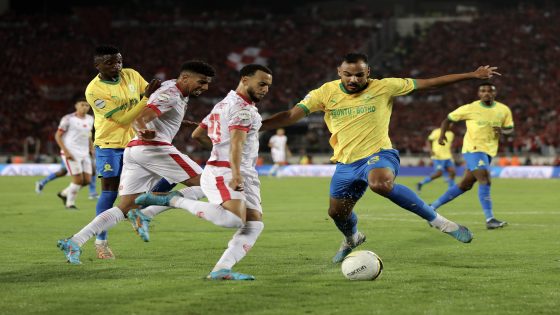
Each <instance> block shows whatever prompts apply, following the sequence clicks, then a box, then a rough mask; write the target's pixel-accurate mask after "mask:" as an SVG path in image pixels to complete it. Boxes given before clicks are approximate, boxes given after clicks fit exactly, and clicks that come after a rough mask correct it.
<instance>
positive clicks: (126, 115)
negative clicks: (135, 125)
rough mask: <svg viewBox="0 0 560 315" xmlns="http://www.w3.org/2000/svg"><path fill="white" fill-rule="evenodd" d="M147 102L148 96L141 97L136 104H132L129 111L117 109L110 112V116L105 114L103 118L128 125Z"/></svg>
mask: <svg viewBox="0 0 560 315" xmlns="http://www.w3.org/2000/svg"><path fill="white" fill-rule="evenodd" d="M147 104H148V98H147V97H142V99H141V100H140V102H138V104H136V105H134V107H132V109H131V110H129V111H126V112H125V111H122V110H118V111H115V112H114V113H112V114H111V113H109V114H111V115H110V116H107V115H105V118H108V119H111V120H113V121H115V122H117V123H119V124H121V125H128V124H130V123H132V122H133V121H134V120H135V119H136V117H138V115H140V113H141V112H142V110H144V108H145V107H146V105H147Z"/></svg>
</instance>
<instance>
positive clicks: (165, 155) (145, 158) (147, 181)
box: [119, 145, 202, 195]
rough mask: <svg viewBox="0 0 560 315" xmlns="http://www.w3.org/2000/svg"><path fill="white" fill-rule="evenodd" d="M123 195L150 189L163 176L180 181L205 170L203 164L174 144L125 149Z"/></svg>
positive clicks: (122, 177)
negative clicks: (197, 162) (201, 165)
mask: <svg viewBox="0 0 560 315" xmlns="http://www.w3.org/2000/svg"><path fill="white" fill-rule="evenodd" d="M123 162H124V163H123V169H122V173H121V183H120V186H119V194H120V195H132V194H137V193H142V192H146V191H149V190H150V189H151V188H152V187H153V186H154V185H155V184H156V183H157V182H158V181H159V180H160V179H161V178H162V177H163V178H165V179H166V180H167V181H169V182H170V183H180V182H183V181H185V180H187V179H189V178H192V177H196V176H197V175H200V174H201V173H202V168H201V167H200V165H198V164H196V162H194V161H193V160H191V159H190V158H189V157H188V156H186V155H185V154H183V153H181V152H180V151H179V150H177V148H175V147H174V146H171V145H166V146H155V145H139V146H133V147H128V148H126V149H125V150H124V159H123Z"/></svg>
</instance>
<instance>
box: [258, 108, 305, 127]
mask: <svg viewBox="0 0 560 315" xmlns="http://www.w3.org/2000/svg"><path fill="white" fill-rule="evenodd" d="M303 117H305V111H304V110H303V109H302V108H301V107H299V106H294V107H292V109H290V110H287V111H283V112H279V113H276V114H274V115H272V116H270V117H269V118H267V119H265V120H263V122H262V126H261V129H259V131H267V130H272V129H278V128H281V127H285V126H289V125H292V124H294V123H296V122H297V121H299V120H300V119H302V118H303Z"/></svg>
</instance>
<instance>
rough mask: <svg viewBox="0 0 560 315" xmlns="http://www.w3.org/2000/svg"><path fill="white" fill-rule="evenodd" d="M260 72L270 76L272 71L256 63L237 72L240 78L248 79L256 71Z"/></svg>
mask: <svg viewBox="0 0 560 315" xmlns="http://www.w3.org/2000/svg"><path fill="white" fill-rule="evenodd" d="M259 70H260V71H262V72H264V73H268V74H270V75H272V70H270V69H269V68H268V67H267V66H263V65H259V64H256V63H251V64H248V65H246V66H244V67H243V68H241V70H239V76H240V77H250V76H253V75H254V74H255V73H256V72H257V71H259Z"/></svg>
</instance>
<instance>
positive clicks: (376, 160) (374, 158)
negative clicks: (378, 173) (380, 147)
mask: <svg viewBox="0 0 560 315" xmlns="http://www.w3.org/2000/svg"><path fill="white" fill-rule="evenodd" d="M377 162H379V156H374V157H372V158H371V159H369V160H368V161H367V164H368V165H372V164H375V163H377Z"/></svg>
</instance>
